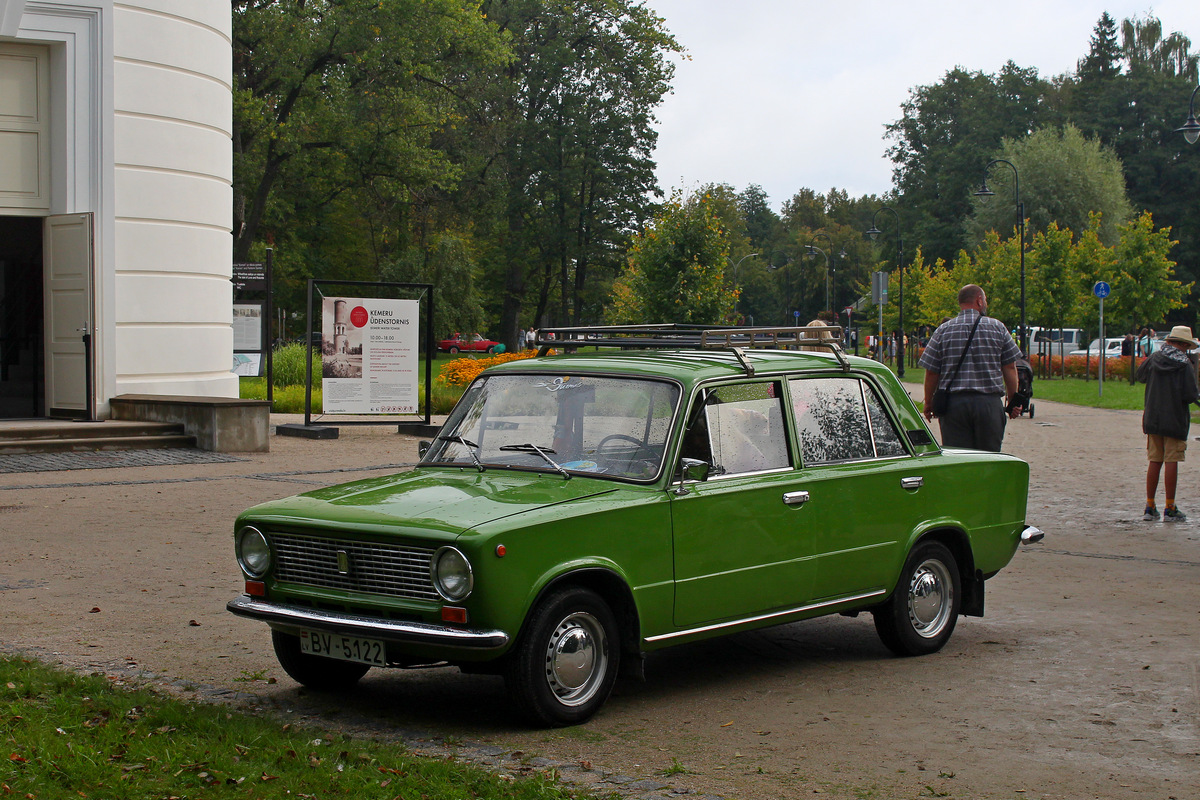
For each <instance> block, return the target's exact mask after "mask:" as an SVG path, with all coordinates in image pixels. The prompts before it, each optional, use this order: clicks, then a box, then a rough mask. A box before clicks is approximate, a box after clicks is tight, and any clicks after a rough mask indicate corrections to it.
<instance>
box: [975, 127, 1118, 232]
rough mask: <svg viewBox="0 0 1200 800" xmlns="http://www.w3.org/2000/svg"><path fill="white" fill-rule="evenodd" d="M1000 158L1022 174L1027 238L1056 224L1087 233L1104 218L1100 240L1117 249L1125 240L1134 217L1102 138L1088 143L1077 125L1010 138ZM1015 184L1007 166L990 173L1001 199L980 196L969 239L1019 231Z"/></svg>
mask: <svg viewBox="0 0 1200 800" xmlns="http://www.w3.org/2000/svg"><path fill="white" fill-rule="evenodd" d="M996 157H997V158H1003V159H1005V160H1007V161H1010V162H1011V163H1012V164H1013V165H1015V166H1016V168H1017V170H1018V171H1019V174H1020V177H1021V182H1020V188H1021V195H1020V198H1021V202H1022V203H1023V204H1024V206H1025V217H1026V219H1027V220H1028V227H1029V231H1028V233H1027V234H1026V235H1027V236H1032V235H1034V234H1036V233H1037V232H1039V231H1045V230H1047V229H1048V227H1049V226H1050V225H1051V224H1054V223H1057V225H1058V227H1059V228H1069V229H1071V230H1076V231H1082V230H1085V229H1086V228H1087V227H1088V224H1089V219H1090V217H1091V215H1092V214H1099V215H1100V220H1101V226H1100V230H1099V231H1098V233H1099V236H1100V238H1101V240H1102V241H1104V242H1105V243H1106V244H1108V245H1114V244H1116V243H1117V241H1118V240H1119V239H1120V235H1121V234H1120V226H1121V225H1123V224H1124V223H1125V222H1126V221H1127V220H1128V219H1129V218H1130V217H1131V216H1133V209H1132V207H1131V206H1130V204H1129V199H1128V198H1127V197H1126V196H1125V175H1124V173H1123V172H1122V169H1121V162H1120V161H1119V160H1118V159H1117V157H1116V155H1115V154H1114V153H1113V152H1112V151H1111V150H1109V149H1108V148H1105V147H1102V146H1101V144H1100V142H1099V141H1098V140H1096V139H1085V138H1084V136H1083V134H1082V133H1080V132H1079V129H1078V128H1076V127H1075V126H1073V125H1067V126H1065V127H1064V128H1062V129H1061V130H1056V129H1052V128H1042V129H1041V130H1038V131H1036V132H1035V133H1033V134H1032V135H1031V136H1028V137H1026V138H1024V139H1020V140H1012V139H1005V140H1004V142H1003V144H1002V146H1001V148H1000V151H999V152H998V153H997V156H996ZM1012 181H1013V172H1012V170H1010V169H1008V168H1007V167H1005V166H1004V165H999V166H997V167H994V168H993V169H992V170H991V171H990V172H989V174H988V186H989V188H991V189H992V191H994V192H995V193H996V196H995V197H991V198H980V197H975V198H974V208H973V210H972V213H971V217H970V218H969V219H968V220H967V232H968V238H969V241H971V242H979V241H981V240H982V238H983V234H984V232H986V231H989V230H995V231H1000V232H1003V233H1005V234H1007V233H1009V232H1010V231H1012V230H1013V229H1014V227H1015V226H1016V224H1017V221H1018V220H1017V209H1016V207H1015V205H1014V203H1013V202H1012V200H1013V191H1012V185H1013V184H1012ZM985 199H986V200H987V201H988V202H984V200H985Z"/></svg>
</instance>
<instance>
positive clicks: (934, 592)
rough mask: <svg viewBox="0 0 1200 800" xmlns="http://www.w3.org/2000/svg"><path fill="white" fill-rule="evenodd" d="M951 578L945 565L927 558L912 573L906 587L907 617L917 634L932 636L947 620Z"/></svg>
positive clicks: (928, 637)
mask: <svg viewBox="0 0 1200 800" xmlns="http://www.w3.org/2000/svg"><path fill="white" fill-rule="evenodd" d="M953 601H954V581H953V580H952V579H951V577H950V572H949V570H947V569H946V565H945V564H943V563H942V562H941V561H938V560H936V559H930V560H928V561H925V562H924V563H922V564H921V566H919V567H917V569H916V571H914V572H913V577H912V583H911V584H910V585H909V589H908V619H909V621H910V622H911V623H912V626H913V630H914V631H916V632H917V635H918V636H921V637H924V638H926V639H932V638H933V637H935V636H937V635H938V634H939V633H941V632H942V631H943V630H945V628H946V625H947V624H948V623H949V622H950V610H951V608H952V607H953V606H954V602H953Z"/></svg>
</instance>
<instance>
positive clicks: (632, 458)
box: [596, 433, 654, 474]
mask: <svg viewBox="0 0 1200 800" xmlns="http://www.w3.org/2000/svg"><path fill="white" fill-rule="evenodd" d="M613 441H620V442H629V443H630V444H632V445H635V447H636V449H634V450H633V451H632V452H631V453H629V454H625V453H620V454H619V455H617V456H616V457H615V458H614V457H613V456H609V455H605V453H604V446H605V445H606V444H608V443H609V442H613ZM646 452H650V453H653V452H654V450H653V448H652V447H650V445H649V444H647V443H646V442H645V441H643V440H641V439H639V438H637V437H636V436H628V435H626V434H624V433H610V434H609V435H608V436H605V437H604V438H603V439H601V440H600V441H599V442H597V443H596V458H597V459H604V460H606V461H610V462H616V463H620V462H621V461H624V462H625V468H624V469H623V470H619V471H620V472H622V473H625V474H632V473H633V472H636V470H634V468H633V465H634V462H636V461H646V459H644V458H641V457H640V456H641V455H642V454H643V453H646Z"/></svg>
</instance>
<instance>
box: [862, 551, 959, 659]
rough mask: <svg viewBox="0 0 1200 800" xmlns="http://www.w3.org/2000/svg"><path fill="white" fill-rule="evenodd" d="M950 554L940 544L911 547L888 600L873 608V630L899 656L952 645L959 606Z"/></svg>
mask: <svg viewBox="0 0 1200 800" xmlns="http://www.w3.org/2000/svg"><path fill="white" fill-rule="evenodd" d="M960 584H961V579H960V577H959V573H958V562H957V561H956V560H955V558H954V554H953V553H951V552H950V550H949V548H947V547H946V546H945V545H944V544H942V543H941V542H923V543H921V544H918V545H917V546H916V547H914V548H913V550H912V552H911V553H909V554H908V560H907V561H905V562H904V571H903V572H901V573H900V580H899V581H897V582H896V588H895V590H893V591H892V596H891V597H889V598H888V599H887V601H886V602H885V603H884V604H883V605H882V606H880V607H879V608H877V609H875V612H874V615H875V630H876V631H877V632H878V633H879V638H880V639H882V640H883V643H884V644H885V645H887V647H888V649H889V650H891V651H892V652H893V653H895V654H896V655H898V656H922V655H927V654H929V653H936V652H937V651H938V650H941V649H942V647H943V646H944V645H945V644H946V642H947V641H949V640H950V635H951V634H952V633H954V626H955V624H956V623H957V622H958V613H959V608H960V606H961V604H962V588H961V585H960Z"/></svg>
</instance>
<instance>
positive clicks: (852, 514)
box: [228, 328, 1042, 725]
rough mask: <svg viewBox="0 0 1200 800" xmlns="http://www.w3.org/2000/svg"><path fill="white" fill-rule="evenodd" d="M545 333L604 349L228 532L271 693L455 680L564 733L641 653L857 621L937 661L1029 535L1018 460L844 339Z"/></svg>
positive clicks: (475, 388)
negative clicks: (373, 671) (418, 668)
mask: <svg viewBox="0 0 1200 800" xmlns="http://www.w3.org/2000/svg"><path fill="white" fill-rule="evenodd" d="M731 331H732V332H731ZM835 331H836V329H835ZM543 333H544V334H545V333H547V332H543ZM555 335H556V337H557V339H556V341H555V344H556V346H558V347H559V348H560V349H561V348H564V347H565V348H566V349H567V350H568V351H569V350H571V349H576V348H575V342H574V341H573V340H574V339H576V338H578V339H579V344H582V343H583V342H585V341H586V344H587V346H588V347H589V348H591V347H592V346H593V345H596V349H595V350H594V351H590V352H587V353H582V352H580V353H569V352H568V354H566V355H552V356H547V357H538V358H532V359H527V360H523V361H514V362H511V363H508V364H504V365H501V366H498V367H493V368H492V369H489V370H487V371H486V372H484V373H483V374H482V375H481V376H480V377H479V378H478V379H477V380H475V382H474V383H472V384H471V385H470V387H469V388H468V389H467V390H466V392H465V393H464V394H463V396H462V399H461V400H460V401H459V403H458V405H457V406H455V408H454V411H453V412H452V413H451V415H450V417H449V419H448V420H447V422H446V424H445V426H444V427H443V428H442V430H441V433H440V435H438V436H437V437H436V438H435V439H434V441H432V442H429V443H422V451H423V455H422V458H421V461H420V463H419V464H418V465H417V466H416V468H415V469H413V470H412V471H409V472H403V473H400V474H397V475H392V476H389V477H384V478H372V479H368V480H360V481H356V482H353V483H346V484H342V485H340V486H333V487H329V488H326V489H320V490H317V491H313V492H307V493H305V494H302V495H298V496H295V497H290V498H287V499H284V500H278V501H274V502H270V503H265V504H262V505H259V506H256V507H254V508H251V509H249V510H248V511H246V512H244V513H243V514H242V515H241V516H240V517H238V519H237V522H236V525H235V530H234V540H235V550H236V554H237V560H238V563H239V565H240V566H241V569H242V572H243V573H244V576H245V580H246V584H245V586H246V589H245V594H243V595H241V596H240V597H238V598H236V599H234V600H232V601H231V602H230V603H229V605H228V608H229V610H230V611H232V612H233V613H235V614H238V615H241V616H244V617H249V618H251V619H257V620H261V621H263V622H266V623H267V624H268V625H269V626H270V628H271V636H272V641H273V644H274V648H275V652H276V655H277V657H278V659H279V662H280V664H281V665H282V667H283V669H284V670H285V671H286V672H287V673H288V675H290V676H291V677H292V678H294V679H295V680H297V681H298V682H300V683H301V684H303V685H305V686H308V687H310V688H313V689H320V690H337V689H339V688H344V687H348V686H350V685H352V684H353V683H355V682H356V681H357V680H358V679H359V678H361V677H362V676H363V675H364V674H365V673H366V672H367V670H368V669H370V668H371V667H404V666H414V665H421V664H433V663H446V664H450V665H455V666H457V667H459V668H460V669H462V670H464V671H469V672H493V673H499V674H502V675H503V676H504V678H505V683H506V686H507V687H508V689H509V692H510V694H511V695H512V697H513V700H514V703H515V705H516V706H517V707H518V708H519V709H520V710H521V711H522V712H524V713H525V714H526V715H528V716H529V717H530V718H531V719H532V720H533V721H534V722H535V723H537V724H543V725H570V724H576V723H579V722H582V721H584V720H586V719H588V718H589V717H590V716H592V715H593V714H594V713H596V711H597V710H598V709H599V708H600V706H601V705H602V704H603V703H604V701H605V700H606V698H607V697H608V695H609V692H610V691H611V689H612V687H613V684H614V682H615V681H616V679H617V677H618V674H619V673H624V674H627V675H638V674H640V673H641V670H642V665H643V661H644V658H645V656H646V654H647V653H650V652H652V651H654V650H657V649H659V648H662V647H668V646H670V645H673V644H677V643H682V642H689V641H694V640H698V639H705V638H709V637H713V636H720V635H722V634H726V633H731V632H734V631H742V630H748V629H753V628H760V627H765V626H768V625H779V624H784V623H792V622H796V621H798V620H803V619H807V618H810V617H816V616H821V615H825V614H836V613H841V614H847V615H852V616H853V615H856V614H857V613H858V612H862V611H870V612H871V613H872V615H873V617H874V622H875V627H876V629H877V630H878V632H879V636H880V638H881V639H882V640H883V643H884V644H885V645H886V646H887V647H888V648H889V649H890V650H892V651H893V652H894V653H896V654H898V655H902V656H913V655H924V654H928V653H933V652H935V651H937V650H939V649H940V648H941V647H942V646H943V645H944V644H945V643H946V641H947V640H948V639H949V638H950V635H951V633H952V632H953V631H954V627H955V624H956V622H957V620H958V617H959V616H960V615H973V616H981V615H982V614H983V609H984V585H985V581H986V580H987V579H988V578H990V577H991V576H993V575H995V574H996V573H997V572H998V571H999V570H1000V569H1001V568H1003V567H1004V566H1005V565H1006V564H1008V562H1009V560H1010V559H1012V557H1013V554H1014V553H1015V551H1016V550H1017V548H1018V546H1019V545H1020V544H1021V543H1023V542H1031V541H1037V540H1039V539H1040V538H1041V536H1042V534H1041V532H1040V531H1038V530H1037V529H1036V528H1033V527H1028V526H1027V525H1026V521H1025V511H1026V508H1025V506H1026V495H1027V491H1028V482H1029V467H1028V465H1027V464H1026V463H1025V462H1024V461H1021V460H1020V459H1018V458H1014V457H1013V456H1009V455H1004V454H998V453H983V452H975V451H965V450H943V449H940V448H939V447H938V445H937V443H936V442H935V441H934V439H933V437H932V436H931V435H930V431H929V429H928V428H927V427H926V424H925V420H924V419H923V418H922V416H921V414H920V413H919V412H918V410H917V408H916V407H915V406H914V405H913V403H912V401H911V400H910V399H909V397H908V395H907V393H906V392H905V391H904V389H903V388H902V387H901V386H900V384H899V383H898V382H897V381H896V379H895V377H893V375H892V373H891V372H890V371H889V370H887V369H886V368H884V367H883V366H881V365H880V364H877V363H875V362H873V361H869V360H866V359H860V358H854V357H850V356H846V355H845V354H844V353H843V352H842V351H841V349H840V347H839V346H838V344H837V340H836V338H835V339H834V340H830V339H827V338H816V337H815V336H814V335H812V334H811V332H810V331H807V330H806V329H802V328H801V329H770V330H766V331H763V332H747V329H744V328H743V329H725V330H713V331H705V332H696V334H695V335H693V334H692V333H691V332H685V333H682V334H680V333H677V332H675V331H674V329H665V330H647V329H645V328H637V329H634V330H633V331H632V332H630V331H628V330H625V329H622V330H621V331H617V330H615V329H611V328H609V329H588V330H587V331H586V332H583V331H581V329H562V330H559V331H555ZM584 335H586V336H588V337H590V338H588V339H583V338H582V337H583V336H584ZM826 335H828V334H826ZM597 337H599V338H597ZM609 345H623V346H625V347H626V348H628V347H630V346H636V347H637V348H639V349H633V350H631V349H611V348H609V347H608V346H609ZM764 345H766V346H765V347H764ZM791 347H803V348H806V350H807V349H809V348H811V349H816V350H819V352H808V351H799V350H793V349H788V348H791Z"/></svg>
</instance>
